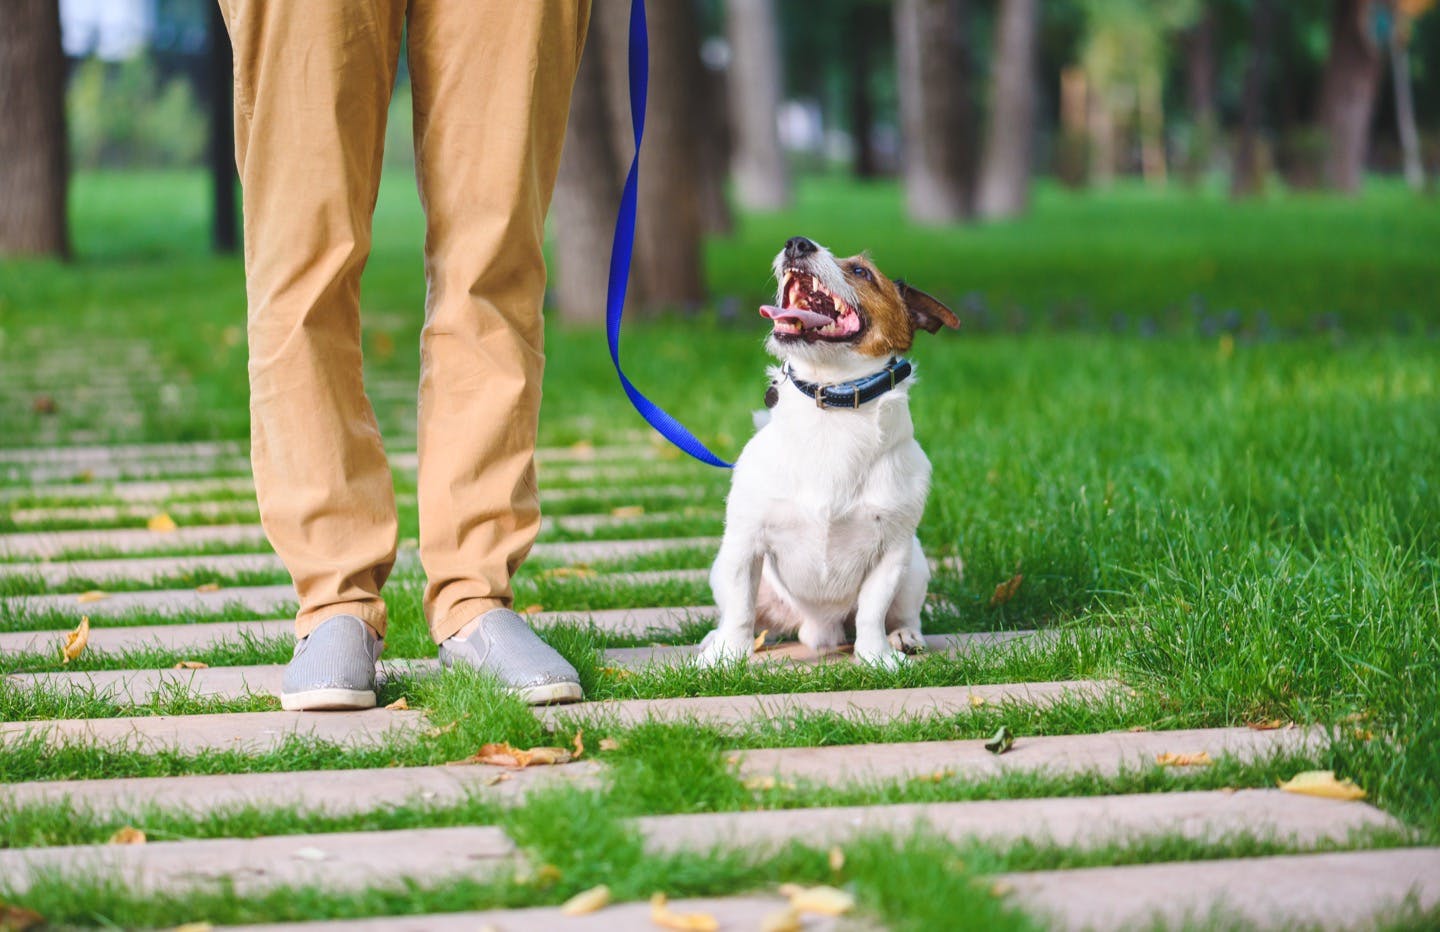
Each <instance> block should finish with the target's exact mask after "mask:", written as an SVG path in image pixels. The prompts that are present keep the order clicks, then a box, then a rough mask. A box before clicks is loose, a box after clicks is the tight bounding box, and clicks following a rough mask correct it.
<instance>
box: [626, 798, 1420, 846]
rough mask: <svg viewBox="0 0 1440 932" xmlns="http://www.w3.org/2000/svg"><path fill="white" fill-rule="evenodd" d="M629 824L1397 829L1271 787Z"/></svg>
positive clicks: (1091, 842)
mask: <svg viewBox="0 0 1440 932" xmlns="http://www.w3.org/2000/svg"><path fill="white" fill-rule="evenodd" d="M637 822H638V823H639V827H640V831H641V833H642V834H643V835H644V837H645V846H646V849H647V850H648V851H650V852H652V853H670V852H677V851H693V852H704V851H712V850H721V849H726V848H751V849H761V850H771V849H774V848H778V847H780V846H782V845H784V844H786V843H787V842H791V841H802V842H804V843H805V844H807V845H812V846H820V847H823V846H827V845H834V844H840V843H843V842H845V841H847V840H849V839H852V838H855V837H857V836H860V835H864V834H868V833H875V832H886V833H890V834H895V835H901V836H903V835H908V834H910V833H913V832H915V831H917V830H920V829H921V828H922V827H923V826H929V828H930V829H932V830H933V831H935V832H937V833H939V834H940V835H941V836H943V837H945V838H947V839H949V840H950V841H952V842H955V843H960V842H963V841H966V840H978V841H982V842H986V843H996V842H1013V841H1020V840H1022V839H1029V840H1032V841H1036V842H1051V843H1054V844H1057V845H1063V846H1071V845H1074V846H1079V847H1097V846H1101V845H1105V844H1110V843H1123V842H1129V841H1133V840H1135V839H1138V838H1141V837H1144V836H1155V835H1177V836H1181V837H1184V838H1187V839H1191V840H1196V841H1215V840H1220V839H1223V838H1225V837H1228V836H1234V835H1251V836H1254V837H1257V838H1264V839H1274V840H1277V841H1285V842H1290V843H1294V844H1315V843H1318V842H1321V841H1335V842H1344V841H1347V840H1348V839H1349V837H1350V834H1351V833H1352V832H1355V831H1360V830H1365V829H1398V828H1399V827H1400V824H1399V823H1398V822H1396V821H1395V820H1394V819H1392V818H1391V817H1390V816H1388V815H1386V814H1385V813H1383V812H1381V811H1380V810H1379V809H1376V808H1375V807H1374V806H1371V805H1368V804H1366V803H1358V802H1337V801H1335V800H1330V799H1317V798H1315V797H1312V796H1299V795H1296V794H1294V793H1286V792H1283V791H1281V790H1237V791H1235V792H1224V791H1221V790H1213V791H1204V792H1188V793H1135V794H1126V795H1120V796H1065V797H1052V798H1041V799H995V800H983V801H979V802H961V803H901V804H896V805H882V806H835V807H827V808H816V809H780V810H766V811H760V812H706V813H696V814H687V815H670V816H647V817H645V818H641V819H638V820H637Z"/></svg>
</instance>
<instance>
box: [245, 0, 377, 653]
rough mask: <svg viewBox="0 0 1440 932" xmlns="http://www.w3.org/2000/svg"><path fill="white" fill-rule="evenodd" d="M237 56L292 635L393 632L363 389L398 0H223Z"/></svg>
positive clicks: (264, 501)
mask: <svg viewBox="0 0 1440 932" xmlns="http://www.w3.org/2000/svg"><path fill="white" fill-rule="evenodd" d="M220 5H221V9H222V10H223V12H224V14H225V21H226V25H227V26H228V28H229V32H230V37H231V42H232V44H233V45H234V49H235V156H236V164H237V165H238V166H239V170H240V180H241V184H242V188H243V195H244V216H245V278H246V291H247V294H248V298H249V319H248V324H249V326H248V332H249V342H250V413H251V460H252V465H253V468H254V472H255V489H256V492H257V494H258V497H259V502H260V520H261V523H262V524H263V525H264V528H265V533H266V536H267V537H268V538H269V539H270V543H271V545H272V546H273V547H274V548H275V552H276V553H277V554H279V556H280V559H281V560H282V561H283V562H284V564H285V567H286V569H287V570H289V572H290V574H291V576H292V577H293V578H294V581H295V588H296V592H297V594H298V596H299V601H300V611H299V614H298V616H297V619H296V628H297V630H296V634H297V636H298V637H301V638H303V637H305V636H307V635H308V634H309V633H310V632H311V631H312V630H313V629H314V628H315V627H316V626H317V625H319V624H320V623H321V622H323V621H324V620H326V619H327V618H330V617H332V616H335V615H342V614H348V615H354V616H356V617H359V618H361V619H363V620H364V621H365V623H366V624H367V625H369V626H370V627H371V628H373V629H374V632H375V634H376V635H379V636H382V637H383V636H384V633H385V603H384V602H383V601H382V600H381V598H380V587H381V586H382V585H383V584H384V582H385V579H386V577H387V576H388V575H389V572H390V569H391V566H392V565H393V564H394V560H395V540H396V533H397V524H396V517H395V501H394V491H393V487H392V485H391V479H390V470H389V466H388V464H387V463H386V459H385V451H384V449H383V447H382V445H381V442H380V432H379V428H378V427H377V426H376V422H375V415H374V412H373V411H372V409H371V407H370V403H369V401H368V400H367V399H366V397H365V391H364V387H363V386H362V384H361V365H360V363H361V360H360V307H359V293H360V272H361V269H362V268H363V267H364V264H365V259H366V257H367V256H368V255H369V251H370V221H371V214H372V212H373V210H374V207H375V197H376V193H377V190H378V184H379V173H380V159H381V152H382V147H383V141H384V128H385V113H386V108H387V105H388V103H389V99H390V88H391V85H392V83H393V81H394V77H395V67H396V59H397V57H398V55H399V50H400V41H401V38H400V37H401V30H402V25H403V19H404V2H403V0H305V2H303V3H299V2H295V3H292V2H267V0H220Z"/></svg>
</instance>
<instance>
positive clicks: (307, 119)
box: [220, 0, 589, 642]
mask: <svg viewBox="0 0 1440 932" xmlns="http://www.w3.org/2000/svg"><path fill="white" fill-rule="evenodd" d="M220 5H221V9H222V11H223V13H224V16H225V22H226V25H227V27H228V29H229V32H230V38H231V42H232V44H233V45H234V49H235V131H236V132H235V158H236V163H237V165H238V166H239V170H240V179H241V184H242V186H243V189H244V217H245V278H246V291H247V295H248V299H249V316H248V334H249V343H250V370H249V371H250V393H251V397H250V412H251V457H252V460H253V467H254V472H255V486H256V492H257V494H258V497H259V502H260V519H261V522H262V523H263V525H264V528H265V533H266V535H267V536H268V537H269V539H270V543H271V545H272V546H273V547H274V548H275V552H276V553H277V554H279V556H280V558H281V560H282V561H284V564H285V566H286V568H287V569H288V570H289V572H290V574H291V576H292V577H293V579H294V582H295V589H296V592H297V594H298V596H299V600H300V611H299V615H298V616H297V619H296V625H297V634H298V636H300V637H304V636H305V635H307V634H309V633H310V631H311V630H313V629H314V627H315V626H316V625H318V624H319V623H320V622H322V621H324V620H325V619H326V618H329V617H331V616H333V615H338V614H342V613H343V614H352V615H358V616H359V617H361V618H363V619H364V620H365V621H366V622H368V623H369V624H370V625H371V626H372V627H374V628H375V630H376V632H377V633H379V634H380V635H382V636H383V635H384V633H385V623H386V617H385V603H384V601H382V599H381V597H380V588H381V586H382V585H384V583H385V579H386V577H387V576H388V575H389V573H390V570H391V567H392V566H393V565H394V562H395V548H396V534H397V521H396V512H395V498H394V491H393V485H392V481H391V476H390V468H389V464H388V463H387V461H386V458H385V451H384V448H383V447H382V445H381V440H380V432H379V429H378V427H377V425H376V421H375V414H374V411H373V410H372V409H371V406H370V403H369V401H368V399H367V398H366V397H365V391H364V388H363V385H362V382H361V350H360V317H359V315H360V308H359V294H360V272H361V269H362V268H363V267H364V265H365V260H366V258H367V256H368V255H369V251H370V225H371V216H372V214H373V212H374V209H375V198H376V194H377V192H378V188H379V180H380V161H381V152H382V148H383V140H384V135H385V115H386V110H387V107H388V104H389V101H390V91H391V87H392V86H393V84H394V82H395V71H396V62H397V60H398V57H399V53H400V44H401V41H402V40H401V36H402V29H404V28H405V27H408V49H409V67H410V79H411V85H412V89H413V93H414V101H415V150H416V175H417V178H418V182H419V187H420V199H421V203H422V204H423V206H424V208H425V218H426V233H425V277H426V283H427V293H426V301H425V326H424V329H423V333H422V337H421V347H420V356H421V366H420V397H419V406H420V407H419V438H418V445H419V460H420V465H419V510H420V557H421V562H422V563H423V565H424V568H425V573H426V576H427V578H428V584H427V586H426V589H425V597H424V604H425V616H426V618H427V620H428V621H429V624H430V633H431V636H432V637H433V638H434V639H435V640H436V642H439V641H442V640H444V639H445V638H447V637H449V636H450V635H452V634H454V633H455V632H456V631H457V630H459V629H460V628H461V627H463V626H464V625H465V624H466V623H467V622H468V621H469V620H470V619H471V618H473V617H474V616H475V615H477V614H479V613H480V612H483V611H486V610H488V609H491V608H494V607H497V606H503V605H509V604H510V601H511V592H510V577H511V575H512V574H513V573H514V572H515V570H516V568H517V567H519V565H520V563H521V561H523V560H524V559H525V556H526V554H527V553H528V552H529V550H530V547H531V545H532V544H533V542H534V539H535V535H536V533H537V531H538V529H539V525H540V509H539V501H538V496H537V493H536V485H535V463H534V450H535V435H536V424H537V419H538V416H539V411H540V379H541V374H542V370H543V366H544V353H543V335H542V327H541V302H542V299H543V297H544V291H545V264H544V259H543V257H542V255H541V243H542V239H543V234H544V222H545V212H546V210H547V208H548V206H549V201H550V194H551V191H552V189H553V188H554V185H555V174H556V171H557V169H558V166H559V161H560V146H561V142H562V140H563V138H564V133H565V120H566V114H567V112H568V109H569V101H570V90H571V85H572V83H573V81H574V76H575V70H576V66H577V64H578V61H579V56H580V51H581V47H582V45H583V43H584V38H585V30H586V26H587V23H588V17H589V2H588V0H409V2H406V0H220Z"/></svg>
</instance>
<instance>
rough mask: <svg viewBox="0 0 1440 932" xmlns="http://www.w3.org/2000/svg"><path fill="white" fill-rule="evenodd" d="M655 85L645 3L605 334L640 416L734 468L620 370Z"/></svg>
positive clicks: (633, 19)
mask: <svg viewBox="0 0 1440 932" xmlns="http://www.w3.org/2000/svg"><path fill="white" fill-rule="evenodd" d="M649 81H650V37H649V35H648V32H647V30H646V28H645V0H631V3H630V123H631V126H632V127H633V128H634V131H635V157H634V158H633V159H631V160H630V173H629V174H628V175H626V177H625V191H624V193H623V194H622V195H621V196H620V213H619V214H618V215H617V216H616V218H615V240H614V242H613V243H612V244H611V246H610V285H609V288H608V289H607V293H606V298H605V332H606V336H607V337H608V338H609V341H610V361H611V362H613V363H615V374H616V375H617V376H619V377H620V384H621V386H623V387H624V389H625V394H626V395H628V396H629V397H630V403H631V404H632V405H634V406H635V410H636V411H639V412H640V416H641V417H643V418H644V419H645V421H646V422H647V423H648V424H649V425H650V426H651V427H653V428H655V429H656V430H657V431H659V432H660V435H661V436H662V437H664V438H665V439H666V440H668V441H670V442H671V443H673V444H675V446H677V447H679V448H680V449H681V450H684V451H685V452H686V453H689V454H690V455H691V456H693V457H695V458H696V459H697V460H699V461H700V462H702V463H709V464H710V465H711V466H719V467H720V468H722V469H730V468H731V467H732V466H733V465H734V464H732V463H727V462H725V461H724V460H722V459H721V458H720V457H718V456H716V455H715V454H714V453H711V452H710V448H709V447H707V446H705V444H703V443H701V442H700V441H699V440H698V439H697V438H696V437H695V435H694V434H692V433H690V431H689V430H688V429H687V428H686V427H685V425H684V424H681V423H680V422H679V421H677V420H675V418H674V417H672V416H671V415H670V413H669V412H668V411H666V410H665V409H664V408H662V407H660V406H659V405H657V404H656V403H655V402H653V401H651V400H650V399H649V398H646V397H645V395H644V394H643V393H642V392H641V391H640V389H638V388H636V387H635V386H634V385H633V384H632V383H631V382H630V379H629V378H627V377H626V375H625V371H624V370H623V369H621V368H620V318H621V317H622V316H623V314H624V313H625V288H626V286H627V285H628V284H629V281H630V259H631V256H632V255H633V253H634V251H635V199H636V189H637V187H638V184H639V180H640V142H641V140H642V139H644V137H645V93H646V89H647V86H648V85H649Z"/></svg>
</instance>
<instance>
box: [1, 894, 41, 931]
mask: <svg viewBox="0 0 1440 932" xmlns="http://www.w3.org/2000/svg"><path fill="white" fill-rule="evenodd" d="M44 924H45V917H44V916H42V915H40V914H39V913H37V912H35V910H33V909H26V908H25V907H23V906H16V905H14V904H13V903H6V902H4V901H3V900H0V930H3V932H26V930H28V929H34V928H36V927H37V926H42V925H44Z"/></svg>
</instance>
